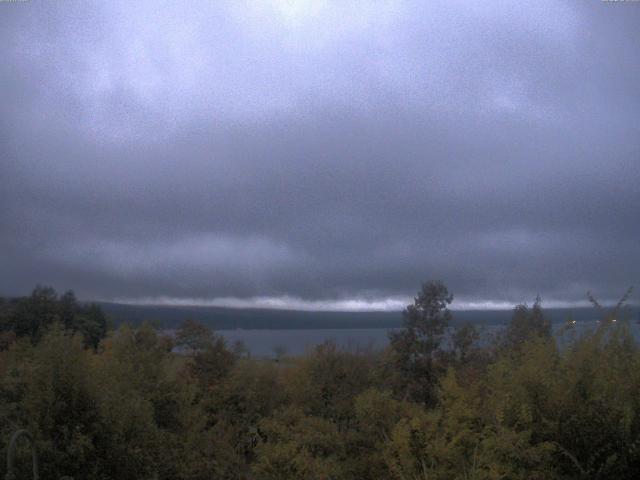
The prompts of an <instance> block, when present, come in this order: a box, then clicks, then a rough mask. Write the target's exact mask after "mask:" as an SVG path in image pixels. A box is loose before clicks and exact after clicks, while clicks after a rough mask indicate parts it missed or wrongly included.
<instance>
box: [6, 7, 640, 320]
mask: <svg viewBox="0 0 640 480" xmlns="http://www.w3.org/2000/svg"><path fill="white" fill-rule="evenodd" d="M638 25H640V4H636V3H634V2H622V3H621V2H598V1H593V2H591V1H588V2H579V3H578V2H557V1H553V2H552V1H549V2H546V1H540V2H535V4H534V5H527V4H525V3H513V2H492V3H488V4H487V3H482V4H479V3H477V2H462V1H447V2H412V1H383V2H364V1H363V2H353V3H351V2H335V3H334V2H330V1H320V0H292V1H285V0H279V1H278V0H273V1H270V2H269V1H267V2H250V1H246V2H237V1H233V2H198V1H193V2H189V3H188V5H185V4H176V3H175V2H167V3H163V2H156V1H154V2H145V1H138V2H121V1H113V2H99V3H96V4H90V3H89V2H48V3H45V2H36V1H32V2H24V3H11V2H9V3H0V42H1V43H0V45H2V47H1V48H0V59H1V60H2V62H0V87H1V89H0V177H1V178H2V187H0V207H1V208H0V252H1V253H0V292H2V293H5V294H16V293H24V292H27V291H28V290H29V289H30V288H32V287H33V286H34V285H35V284H36V283H45V284H51V285H54V286H56V288H58V289H59V290H63V289H67V288H71V289H74V290H75V291H76V292H77V293H78V294H79V296H80V297H82V298H87V299H89V298H91V299H104V300H109V299H120V300H127V301H153V300H154V299H157V300H159V301H164V302H166V301H171V302H194V301H195V302H200V303H212V302H213V303H214V304H225V302H226V304H234V305H251V304H255V305H261V306H265V305H266V306H279V307H287V306H290V307H295V308H323V307H329V308H351V309H357V308H396V307H397V306H398V305H401V304H402V302H403V301H405V300H406V299H408V298H410V296H411V295H412V293H413V292H414V291H416V290H417V288H418V286H419V283H420V282H421V281H422V280H425V279H432V278H437V279H442V280H443V281H445V282H446V283H447V284H448V285H449V287H450V289H451V290H452V291H453V292H454V293H455V294H456V298H458V299H459V305H462V306H464V305H502V304H505V303H506V304H509V303H513V302H520V301H524V300H529V301H530V300H532V299H533V298H534V297H535V295H536V294H540V295H542V297H543V298H546V299H548V300H550V301H555V302H566V303H572V302H579V301H582V300H583V299H584V298H585V293H586V291H587V290H589V289H591V290H592V291H593V292H594V293H595V294H596V296H598V297H599V298H602V299H605V300H606V299H615V298H616V297H617V296H619V295H621V294H622V293H623V292H624V291H625V289H626V287H628V286H629V285H631V284H633V283H637V279H638V265H639V264H640V241H639V240H640V222H639V221H638V220H639V219H640V120H639V119H638V113H639V112H640V61H638V46H639V44H640V29H638Z"/></svg>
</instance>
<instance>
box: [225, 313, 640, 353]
mask: <svg viewBox="0 0 640 480" xmlns="http://www.w3.org/2000/svg"><path fill="white" fill-rule="evenodd" d="M563 325H564V324H562V323H555V324H553V328H554V332H555V334H556V336H557V337H560V333H559V332H560V330H561V329H562V327H563ZM630 326H631V331H632V333H633V335H634V337H635V338H636V339H640V325H638V324H637V323H635V322H633V323H630ZM596 327H597V322H595V321H590V322H578V323H577V324H576V327H575V331H576V333H578V334H580V333H582V332H587V331H590V330H593V329H595V328H596ZM503 328H504V325H484V326H481V327H479V330H480V333H481V343H484V344H487V343H488V342H489V341H490V340H491V339H492V338H493V337H494V336H495V335H496V334H497V333H498V332H499V331H500V330H502V329H503ZM392 330H394V329H387V328H353V329H348V328H336V329H282V330H257V329H256V330H244V329H234V330H218V331H217V333H218V334H220V335H222V336H223V337H224V338H225V339H226V341H227V345H228V346H229V347H232V346H233V344H234V343H235V342H236V341H238V340H240V341H242V342H244V344H245V346H246V347H247V348H248V349H249V351H250V352H251V355H253V356H256V357H273V356H275V352H274V349H275V348H276V347H282V348H283V349H284V351H285V352H286V355H300V354H303V353H305V352H306V351H308V350H309V349H311V348H313V347H314V346H315V345H318V344H321V343H323V342H325V341H327V340H332V341H334V342H336V344H337V345H338V346H340V347H343V348H350V349H355V348H368V347H371V348H374V349H382V348H384V347H386V346H387V345H388V343H389V338H388V333H389V331H392ZM445 343H446V342H445Z"/></svg>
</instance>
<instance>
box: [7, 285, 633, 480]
mask: <svg viewBox="0 0 640 480" xmlns="http://www.w3.org/2000/svg"><path fill="white" fill-rule="evenodd" d="M451 301H452V295H451V294H450V292H449V291H448V290H447V288H446V286H445V285H443V284H442V283H440V282H427V283H425V284H424V285H423V286H422V288H421V289H420V291H419V292H418V294H417V295H416V297H415V299H414V302H413V303H412V304H411V305H408V306H407V308H406V309H405V311H404V314H403V322H404V326H403V328H402V329H401V330H399V331H398V332H396V333H394V334H391V337H390V343H389V346H388V348H386V349H384V350H382V351H377V350H372V349H344V348H340V347H338V346H337V345H336V344H335V343H332V342H325V343H323V344H321V345H318V346H317V347H316V348H315V349H313V350H311V351H309V352H308V353H307V354H306V355H303V356H298V357H288V356H286V354H283V355H280V356H278V358H277V359H276V360H277V361H276V360H274V359H259V358H251V357H250V356H249V355H248V354H247V352H246V351H245V350H244V349H242V348H240V346H235V348H232V347H231V346H229V345H227V344H226V343H225V341H224V339H223V338H222V337H221V336H220V335H218V334H216V333H215V332H213V331H211V330H210V329H209V328H207V327H206V326H205V325H202V324H200V323H198V322H195V321H192V320H191V321H190V320H187V321H185V322H184V324H183V325H182V327H181V328H180V329H179V330H178V332H177V333H176V335H175V336H172V337H169V336H167V335H166V334H165V332H163V331H160V330H157V329H156V328H154V327H153V326H151V325H150V324H145V325H142V326H137V327H131V326H127V325H122V326H120V327H118V328H117V329H108V328H107V327H108V326H107V322H106V319H105V316H104V314H103V313H102V312H101V310H100V308H99V307H97V306H95V305H85V304H81V303H79V302H78V301H77V300H76V299H75V296H74V295H73V294H72V293H71V292H69V293H65V294H63V295H61V296H58V295H57V294H56V293H55V291H53V290H52V289H49V288H44V287H38V288H36V289H35V290H34V292H33V293H32V295H30V296H29V297H25V298H21V299H13V300H7V299H5V300H3V301H2V302H0V335H1V339H2V342H1V343H0V442H1V448H2V450H1V451H0V455H2V458H4V457H5V455H6V445H7V442H8V440H9V437H10V435H11V434H12V433H13V432H14V431H16V430H17V429H20V428H26V429H27V430H29V431H30V432H31V433H32V435H33V436H34V439H35V445H36V447H37V450H38V452H39V459H40V470H41V475H42V477H43V478H60V477H62V476H65V475H66V476H71V477H73V478H76V479H95V480H104V479H170V478H171V479H184V480H186V479H190V480H194V479H203V480H204V479H238V478H240V479H266V480H276V479H278V480H288V479H327V480H328V479H354V480H355V479H376V480H377V479H387V478H388V479H398V480H406V479H412V480H417V479H427V478H428V479H452V478H461V479H463V478H464V479H467V478H468V479H471V478H473V479H499V478H508V479H574V478H575V479H586V478H589V479H592V478H601V479H605V478H616V479H626V478H629V479H631V478H636V475H637V472H638V471H640V351H639V350H638V344H637V342H636V340H634V338H633V336H632V335H631V333H630V329H629V325H628V323H627V322H625V321H624V319H623V318H621V316H620V315H616V318H614V317H613V316H612V315H611V312H607V311H603V312H601V313H602V315H601V316H602V320H601V321H600V322H599V324H598V326H597V327H595V328H594V329H593V330H591V331H589V332H586V333H579V332H578V330H577V329H576V328H575V322H573V321H571V320H570V319H569V321H567V323H566V325H565V326H564V327H563V328H562V329H561V331H560V332H559V333H557V334H556V335H552V333H551V328H550V324H549V321H548V319H547V318H546V316H545V311H544V309H543V306H542V302H541V301H540V300H539V299H538V300H536V301H535V303H534V304H533V305H532V306H526V305H519V306H517V307H516V308H515V310H514V311H513V317H512V321H511V323H510V324H509V325H507V327H506V328H505V329H504V331H503V332H502V333H501V335H499V336H497V337H496V338H495V339H494V340H493V341H492V342H490V343H489V344H481V343H479V342H478V332H477V330H476V329H475V327H474V326H472V325H465V326H460V327H456V328H455V329H453V330H452V329H451V328H450V326H449V323H450V321H451V319H452V312H451V311H450V310H449V305H450V303H451ZM621 306H622V305H619V307H621ZM617 313H619V312H617ZM446 336H448V337H447V338H450V340H451V341H450V342H444V341H443V340H444V338H445V337H446ZM449 344H450V345H451V346H448V345H449ZM17 466H18V468H19V472H18V473H19V476H18V478H30V472H29V468H30V465H29V451H28V448H27V447H26V446H22V447H21V448H20V449H19V452H18V459H17ZM4 468H5V465H2V467H0V474H1V475H4V474H5V471H4ZM20 475H21V476H20Z"/></svg>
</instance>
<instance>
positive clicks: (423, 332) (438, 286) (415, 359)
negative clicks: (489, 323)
mask: <svg viewBox="0 0 640 480" xmlns="http://www.w3.org/2000/svg"><path fill="white" fill-rule="evenodd" d="M452 301H453V295H452V294H450V293H449V291H448V290H447V287H445V286H444V284H443V283H442V282H439V281H435V282H426V283H424V284H423V285H422V289H421V290H420V292H418V295H417V296H416V297H415V298H414V300H413V304H411V305H408V306H407V308H405V310H404V312H403V316H404V328H403V329H402V330H400V331H398V332H392V333H391V334H390V335H389V338H390V342H391V348H392V349H393V353H394V357H395V359H394V360H395V366H396V367H397V368H398V370H399V371H400V372H401V373H402V376H403V377H404V380H405V382H406V383H407V385H406V391H405V396H408V397H409V398H412V399H414V400H416V401H420V402H423V403H425V404H427V405H430V404H433V402H434V401H435V386H436V383H437V377H438V373H439V370H441V369H439V368H438V365H437V364H436V362H435V360H436V358H435V357H436V356H437V353H438V352H439V349H440V344H441V342H442V340H443V338H444V335H445V332H446V328H447V326H448V325H449V322H450V321H451V312H450V311H449V309H448V306H449V305H450V304H451V302H452Z"/></svg>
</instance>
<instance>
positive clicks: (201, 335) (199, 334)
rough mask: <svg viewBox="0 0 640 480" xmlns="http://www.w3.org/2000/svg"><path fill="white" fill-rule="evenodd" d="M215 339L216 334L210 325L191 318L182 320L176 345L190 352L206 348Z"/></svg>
mask: <svg viewBox="0 0 640 480" xmlns="http://www.w3.org/2000/svg"><path fill="white" fill-rule="evenodd" d="M213 340H214V334H213V331H212V330H211V329H210V328H209V327H207V326H206V325H203V324H202V323H200V322H196V321H195V320H191V319H187V320H185V321H184V322H182V325H180V328H179V329H178V331H177V332H176V347H178V348H179V349H182V350H185V351H186V352H188V353H194V352H197V351H198V350H204V349H205V348H207V347H208V346H209V345H211V343H212V342H213Z"/></svg>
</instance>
